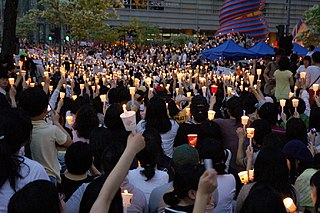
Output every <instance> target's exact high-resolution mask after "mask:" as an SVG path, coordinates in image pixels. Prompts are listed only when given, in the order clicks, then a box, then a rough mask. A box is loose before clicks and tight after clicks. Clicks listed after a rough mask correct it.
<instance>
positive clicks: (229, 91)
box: [227, 87, 232, 95]
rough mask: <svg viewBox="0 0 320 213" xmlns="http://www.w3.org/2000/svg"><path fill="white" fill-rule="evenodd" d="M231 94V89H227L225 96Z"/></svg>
mask: <svg viewBox="0 0 320 213" xmlns="http://www.w3.org/2000/svg"><path fill="white" fill-rule="evenodd" d="M231 92H232V87H227V94H228V95H230V94H231Z"/></svg>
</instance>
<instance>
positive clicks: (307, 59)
mask: <svg viewBox="0 0 320 213" xmlns="http://www.w3.org/2000/svg"><path fill="white" fill-rule="evenodd" d="M303 60H306V61H308V62H309V66H310V65H311V63H312V61H311V57H310V56H308V55H307V56H305V57H304V58H303Z"/></svg>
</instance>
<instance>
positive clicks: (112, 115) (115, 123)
mask: <svg viewBox="0 0 320 213" xmlns="http://www.w3.org/2000/svg"><path fill="white" fill-rule="evenodd" d="M122 113H123V108H122V107H121V106H120V104H119V103H115V104H111V105H110V106H109V107H108V109H107V111H106V115H105V117H104V124H105V125H106V127H107V128H108V129H110V130H119V129H124V125H123V122H122V120H121V118H120V115H121V114H122Z"/></svg>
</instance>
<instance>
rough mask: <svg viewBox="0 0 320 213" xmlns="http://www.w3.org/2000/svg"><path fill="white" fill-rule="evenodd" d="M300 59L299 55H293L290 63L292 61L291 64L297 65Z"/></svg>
mask: <svg viewBox="0 0 320 213" xmlns="http://www.w3.org/2000/svg"><path fill="white" fill-rule="evenodd" d="M298 59H299V56H298V54H297V53H292V54H291V55H290V61H291V62H293V63H297V61H298Z"/></svg>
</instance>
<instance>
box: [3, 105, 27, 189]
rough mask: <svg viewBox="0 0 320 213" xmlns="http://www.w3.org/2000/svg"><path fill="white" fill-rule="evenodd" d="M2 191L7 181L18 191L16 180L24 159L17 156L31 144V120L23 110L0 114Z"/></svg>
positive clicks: (19, 176) (7, 111)
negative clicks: (24, 147) (23, 148)
mask: <svg viewBox="0 0 320 213" xmlns="http://www.w3.org/2000/svg"><path fill="white" fill-rule="evenodd" d="M0 118H1V119H0V189H1V187H2V186H3V184H4V183H5V182H6V181H9V184H10V187H11V188H12V189H13V190H14V191H15V190H16V180H17V179H18V178H24V177H22V176H21V174H20V167H21V164H23V163H24V159H23V158H22V157H19V156H18V155H16V153H17V152H18V151H19V150H20V148H21V147H22V146H23V145H26V144H28V143H29V142H30V136H31V131H32V123H31V119H30V118H29V117H28V116H27V115H26V114H25V113H24V112H22V111H21V110H18V109H7V110H3V111H1V112H0Z"/></svg>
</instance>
